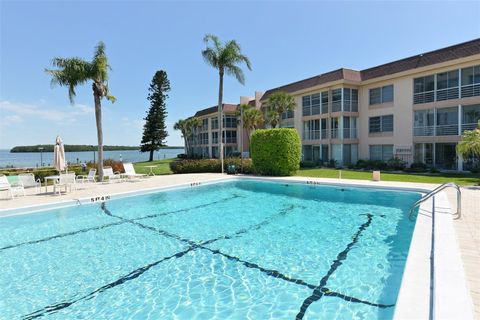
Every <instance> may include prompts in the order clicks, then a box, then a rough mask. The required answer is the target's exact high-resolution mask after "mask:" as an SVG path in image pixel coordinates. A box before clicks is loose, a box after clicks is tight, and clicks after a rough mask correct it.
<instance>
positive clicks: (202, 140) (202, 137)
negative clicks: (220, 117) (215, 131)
mask: <svg viewBox="0 0 480 320" xmlns="http://www.w3.org/2000/svg"><path fill="white" fill-rule="evenodd" d="M197 141H198V144H208V132H202V133H199V134H198V140H197Z"/></svg>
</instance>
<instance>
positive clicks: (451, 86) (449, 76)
mask: <svg viewBox="0 0 480 320" xmlns="http://www.w3.org/2000/svg"><path fill="white" fill-rule="evenodd" d="M457 98H458V70H453V71H449V72H443V73H438V74H437V101H442V100H449V99H457Z"/></svg>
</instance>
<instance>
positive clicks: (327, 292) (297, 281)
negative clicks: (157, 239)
mask: <svg viewBox="0 0 480 320" xmlns="http://www.w3.org/2000/svg"><path fill="white" fill-rule="evenodd" d="M299 207H300V208H305V207H304V206H301V205H290V206H288V207H287V208H284V209H282V210H280V211H279V212H278V213H276V214H274V215H272V216H271V217H269V218H267V219H265V220H264V221H262V222H260V223H258V224H256V225H253V226H251V227H249V228H247V229H241V230H239V231H237V232H235V233H234V234H232V235H225V236H221V237H218V238H215V239H211V240H207V241H204V242H202V243H199V244H198V243H196V242H194V241H192V240H187V239H182V238H181V237H180V236H177V235H173V234H170V233H168V232H166V231H164V230H160V229H157V228H154V227H150V226H146V225H143V224H141V223H138V222H134V223H135V225H138V226H139V227H141V228H145V229H148V230H151V231H154V232H157V233H159V234H161V235H164V236H167V237H173V238H174V239H177V240H180V241H183V242H187V243H188V244H189V245H190V246H192V247H194V249H197V248H199V249H203V250H207V251H210V252H211V253H213V254H217V255H221V256H223V257H225V258H227V259H229V260H232V261H235V262H240V263H241V264H243V265H244V266H245V267H247V268H251V269H257V270H259V271H261V272H263V273H265V274H267V275H269V276H272V277H274V278H277V279H282V280H285V281H288V282H292V283H295V284H298V285H302V286H306V287H308V288H310V289H313V290H315V289H316V288H317V287H318V286H316V285H313V284H308V283H307V282H305V281H303V280H301V279H295V278H290V277H288V276H286V275H284V274H282V273H280V272H279V271H277V270H273V269H265V268H263V267H261V266H259V265H258V264H256V263H252V262H248V261H245V260H242V259H240V258H238V257H234V256H231V255H228V254H226V253H223V252H221V251H220V250H214V249H211V248H209V247H205V245H207V244H211V243H213V242H216V241H219V240H228V239H232V238H234V237H238V236H240V235H242V234H244V233H247V232H249V231H252V230H258V229H260V228H261V227H263V226H265V225H267V224H269V223H271V222H272V221H273V218H275V217H279V216H285V215H286V214H288V213H289V212H290V211H292V210H293V209H295V208H299ZM102 209H103V211H104V212H105V214H107V215H109V216H111V217H115V218H118V219H124V218H122V217H119V216H117V215H114V214H112V213H111V212H110V210H108V209H107V208H106V206H105V204H104V203H102ZM366 216H367V218H368V220H369V221H367V223H368V225H370V223H371V219H372V214H366ZM125 220H128V219H125ZM368 225H367V226H365V227H363V225H362V226H360V230H359V231H357V233H359V232H361V231H363V229H365V228H366V227H368ZM354 238H355V237H354ZM356 241H357V240H355V242H356ZM352 246H353V244H352ZM344 251H345V250H344ZM341 254H342V253H340V254H339V256H340V255H341ZM345 256H346V254H345ZM337 259H338V257H337ZM341 264H342V263H341V262H340V264H339V265H338V266H340V265H341ZM338 266H336V267H335V269H336V268H338ZM332 273H333V271H332ZM330 275H331V274H330ZM330 275H329V276H328V277H330ZM320 291H321V292H322V294H323V295H326V296H331V297H337V298H341V299H343V300H345V301H349V302H356V303H363V304H367V305H370V306H374V307H379V308H390V307H393V306H394V304H391V305H387V304H382V303H374V302H369V301H366V300H361V299H358V298H354V297H350V296H347V295H344V294H341V293H338V292H334V291H330V290H329V289H328V288H326V287H325V286H324V287H321V288H320Z"/></svg>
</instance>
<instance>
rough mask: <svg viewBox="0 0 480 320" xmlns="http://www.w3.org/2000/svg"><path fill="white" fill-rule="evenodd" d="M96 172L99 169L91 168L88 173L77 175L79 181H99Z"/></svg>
mask: <svg viewBox="0 0 480 320" xmlns="http://www.w3.org/2000/svg"><path fill="white" fill-rule="evenodd" d="M96 174H97V169H90V171H88V175H80V176H77V182H81V183H84V182H97V178H96V177H95V175H96Z"/></svg>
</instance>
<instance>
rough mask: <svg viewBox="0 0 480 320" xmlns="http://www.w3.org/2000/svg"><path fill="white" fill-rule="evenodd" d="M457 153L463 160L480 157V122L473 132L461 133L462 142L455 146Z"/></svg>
mask: <svg viewBox="0 0 480 320" xmlns="http://www.w3.org/2000/svg"><path fill="white" fill-rule="evenodd" d="M457 152H458V153H459V154H461V155H462V157H464V158H468V157H471V156H474V157H480V121H478V127H477V128H476V129H475V130H468V131H465V132H464V133H463V136H462V141H460V142H459V143H458V144H457Z"/></svg>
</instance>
